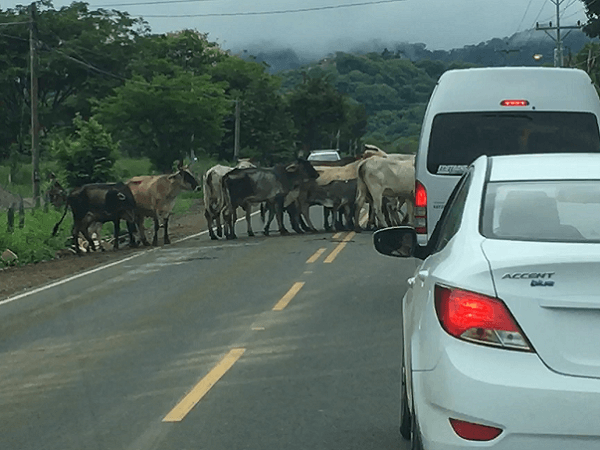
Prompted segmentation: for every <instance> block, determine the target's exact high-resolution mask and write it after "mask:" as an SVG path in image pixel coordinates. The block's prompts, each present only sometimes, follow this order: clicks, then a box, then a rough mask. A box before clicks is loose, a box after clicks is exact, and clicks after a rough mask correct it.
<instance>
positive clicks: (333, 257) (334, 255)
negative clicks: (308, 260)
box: [323, 231, 356, 263]
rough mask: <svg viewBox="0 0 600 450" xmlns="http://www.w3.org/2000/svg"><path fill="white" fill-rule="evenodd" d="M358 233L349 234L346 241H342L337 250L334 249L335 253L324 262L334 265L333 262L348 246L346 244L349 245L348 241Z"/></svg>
mask: <svg viewBox="0 0 600 450" xmlns="http://www.w3.org/2000/svg"><path fill="white" fill-rule="evenodd" d="M355 234H356V233H355V232H354V231H351V232H349V233H348V234H347V235H346V237H345V238H344V239H342V242H340V243H339V244H338V245H337V247H336V248H334V249H333V251H332V252H331V253H330V254H329V256H328V257H327V258H325V261H323V262H324V263H332V262H333V260H334V259H335V258H336V256H337V255H339V253H340V252H341V251H342V250H343V249H344V247H345V246H346V244H348V241H350V240H351V239H352V238H353V237H354V235H355Z"/></svg>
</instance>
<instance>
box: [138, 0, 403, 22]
mask: <svg viewBox="0 0 600 450" xmlns="http://www.w3.org/2000/svg"><path fill="white" fill-rule="evenodd" d="M405 1H407V0H379V1H374V2H362V3H350V4H348V5H333V6H317V7H314V8H301V9H284V10H279V11H256V12H237V13H209V14H176V15H169V14H153V15H149V14H148V15H147V14H144V16H143V17H144V18H147V17H153V18H157V17H166V18H169V17H172V18H177V17H181V18H185V17H232V16H264V15H268V14H291V13H298V12H307V11H323V10H326V9H340V8H351V7H354V6H369V5H381V4H383V3H398V2H405Z"/></svg>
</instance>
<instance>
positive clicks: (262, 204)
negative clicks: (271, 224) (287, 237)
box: [260, 202, 267, 224]
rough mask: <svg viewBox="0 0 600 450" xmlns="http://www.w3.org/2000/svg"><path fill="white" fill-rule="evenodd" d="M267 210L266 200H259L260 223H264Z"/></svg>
mask: <svg viewBox="0 0 600 450" xmlns="http://www.w3.org/2000/svg"><path fill="white" fill-rule="evenodd" d="M266 212H267V204H266V202H260V220H261V221H262V223H263V224H264V223H265V214H266Z"/></svg>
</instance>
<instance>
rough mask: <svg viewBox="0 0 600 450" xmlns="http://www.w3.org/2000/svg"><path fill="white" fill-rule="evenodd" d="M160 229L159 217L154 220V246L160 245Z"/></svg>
mask: <svg viewBox="0 0 600 450" xmlns="http://www.w3.org/2000/svg"><path fill="white" fill-rule="evenodd" d="M159 228H160V223H159V221H158V217H155V218H154V237H153V238H152V245H153V246H155V247H156V246H157V245H158V229H159Z"/></svg>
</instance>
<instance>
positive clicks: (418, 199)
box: [415, 181, 427, 208]
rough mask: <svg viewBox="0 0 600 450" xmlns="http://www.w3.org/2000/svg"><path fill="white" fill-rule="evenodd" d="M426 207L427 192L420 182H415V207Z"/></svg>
mask: <svg viewBox="0 0 600 450" xmlns="http://www.w3.org/2000/svg"><path fill="white" fill-rule="evenodd" d="M426 206H427V190H426V189H425V186H423V185H422V184H421V182H420V181H415V207H417V208H419V207H426Z"/></svg>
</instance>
